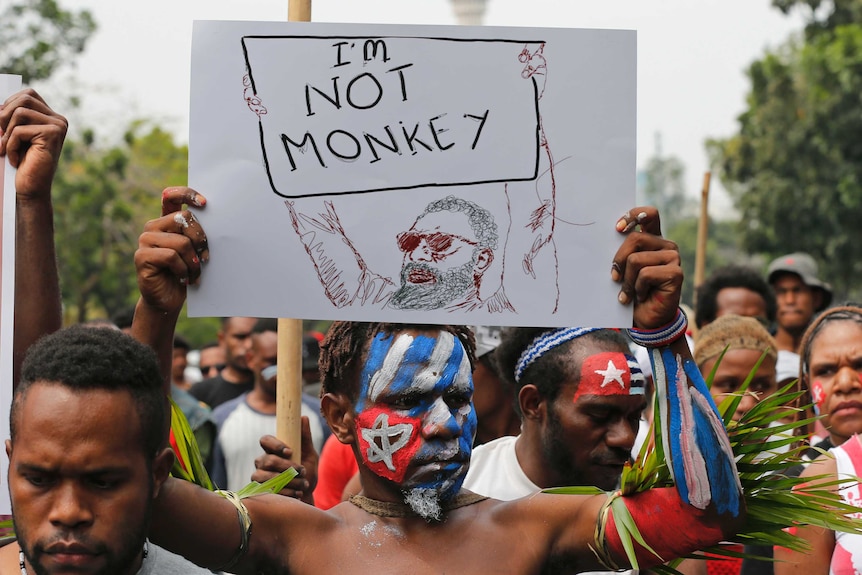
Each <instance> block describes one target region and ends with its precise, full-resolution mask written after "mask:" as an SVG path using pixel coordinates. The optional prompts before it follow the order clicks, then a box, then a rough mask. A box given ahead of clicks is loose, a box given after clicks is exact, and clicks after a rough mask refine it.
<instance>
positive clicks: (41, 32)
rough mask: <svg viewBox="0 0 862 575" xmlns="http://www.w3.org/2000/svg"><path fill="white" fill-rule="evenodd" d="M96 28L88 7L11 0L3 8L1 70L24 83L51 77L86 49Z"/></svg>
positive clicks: (44, 0) (41, 0)
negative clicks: (74, 9) (78, 8)
mask: <svg viewBox="0 0 862 575" xmlns="http://www.w3.org/2000/svg"><path fill="white" fill-rule="evenodd" d="M95 30H96V21H95V20H94V19H93V16H92V14H90V12H89V11H88V10H81V11H79V12H72V11H68V10H63V9H62V8H60V6H59V5H58V4H57V1H56V0H17V1H15V0H12V2H11V3H10V4H7V5H6V7H5V8H3V9H2V10H0V71H2V72H4V73H7V74H20V75H21V76H23V77H24V83H25V84H28V83H30V82H32V81H33V80H42V79H45V78H48V77H49V76H50V75H51V74H52V73H53V72H54V71H55V70H56V69H57V68H58V67H59V66H60V65H62V64H65V63H68V62H70V61H72V60H73V59H74V58H75V56H77V55H78V54H80V53H81V52H83V51H84V48H85V46H86V45H87V40H88V39H89V38H90V36H92V34H93V32H95Z"/></svg>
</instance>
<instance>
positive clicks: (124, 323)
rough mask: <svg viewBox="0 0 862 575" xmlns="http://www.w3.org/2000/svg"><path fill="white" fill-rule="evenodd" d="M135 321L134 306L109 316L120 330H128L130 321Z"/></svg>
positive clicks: (130, 325)
mask: <svg viewBox="0 0 862 575" xmlns="http://www.w3.org/2000/svg"><path fill="white" fill-rule="evenodd" d="M134 319H135V306H134V305H131V306H128V307H125V308H123V309H121V310H119V311H117V313H115V314H114V315H112V316H111V321H112V322H114V325H116V326H117V327H118V328H120V329H128V328H130V327H132V321H133V320H134Z"/></svg>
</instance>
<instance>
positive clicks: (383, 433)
mask: <svg viewBox="0 0 862 575" xmlns="http://www.w3.org/2000/svg"><path fill="white" fill-rule="evenodd" d="M361 431H362V438H363V439H365V441H367V442H368V451H367V456H368V462H369V463H377V462H379V461H382V462H383V463H384V464H385V465H386V467H387V468H388V469H389V471H395V465H394V464H393V463H392V455H394V453H395V452H396V451H398V450H399V449H401V448H402V447H404V446H405V445H407V442H408V441H410V435H411V434H412V433H413V425H411V424H409V423H396V424H395V425H392V426H390V425H389V416H388V415H386V414H385V413H381V414H379V415H378V416H377V419H375V420H374V424H373V425H372V426H371V429H363V430H361ZM396 437H397V438H398V439H395V438H396ZM378 439H379V440H380V444H379V445H378V443H377V441H376V440H378ZM393 439H395V441H394V442H393V441H392V440H393Z"/></svg>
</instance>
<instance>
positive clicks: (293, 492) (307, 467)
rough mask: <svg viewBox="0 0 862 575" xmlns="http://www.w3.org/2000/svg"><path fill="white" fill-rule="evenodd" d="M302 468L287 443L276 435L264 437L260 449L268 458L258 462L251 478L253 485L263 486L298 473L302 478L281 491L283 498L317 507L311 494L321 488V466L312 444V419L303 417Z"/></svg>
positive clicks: (256, 460) (262, 457) (293, 481)
mask: <svg viewBox="0 0 862 575" xmlns="http://www.w3.org/2000/svg"><path fill="white" fill-rule="evenodd" d="M301 438H302V464H301V465H297V464H296V463H294V462H293V461H292V460H291V457H292V456H293V450H292V449H291V448H290V447H288V446H287V445H285V444H284V442H283V441H281V440H280V439H278V438H277V437H275V436H272V435H264V436H263V437H261V438H260V446H261V447H262V448H263V451H264V455H261V456H260V457H258V458H257V459H255V460H254V466H255V472H254V473H253V474H252V476H251V480H252V481H257V482H258V483H263V482H264V481H266V480H267V479H270V478H272V477H275V476H276V475H278V474H279V473H281V472H283V471H285V470H287V469H291V468H293V469H296V470H297V471H298V472H299V475H297V476H296V477H294V478H293V480H292V481H291V482H290V483H288V484H287V487H285V488H284V489H282V490H281V492H280V495H284V496H286V497H295V498H296V499H302V500H303V501H305V502H307V503H311V504H313V503H314V500H313V499H312V498H311V493H312V491H314V488H315V487H316V486H317V462H318V459H319V457H318V455H317V451H316V450H315V449H314V442H313V441H312V440H311V426H310V425H309V423H308V417H306V416H302V433H301Z"/></svg>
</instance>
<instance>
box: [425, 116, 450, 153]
mask: <svg viewBox="0 0 862 575" xmlns="http://www.w3.org/2000/svg"><path fill="white" fill-rule="evenodd" d="M445 115H446V114H440V115H439V116H434V117H433V118H431V119H430V120H428V127H429V128H431V135H432V136H433V137H434V143H435V144H437V147H438V148H440V150H441V151H442V150H448V149H449V148H451V147H452V146H454V145H455V142H450V143H449V145H447V146H443V145H441V144H440V138H438V137H437V134H442V133H443V132H448V131H449V129H448V128H437V127H436V126H434V120H439V119H440V118H442V117H443V116H445Z"/></svg>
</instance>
